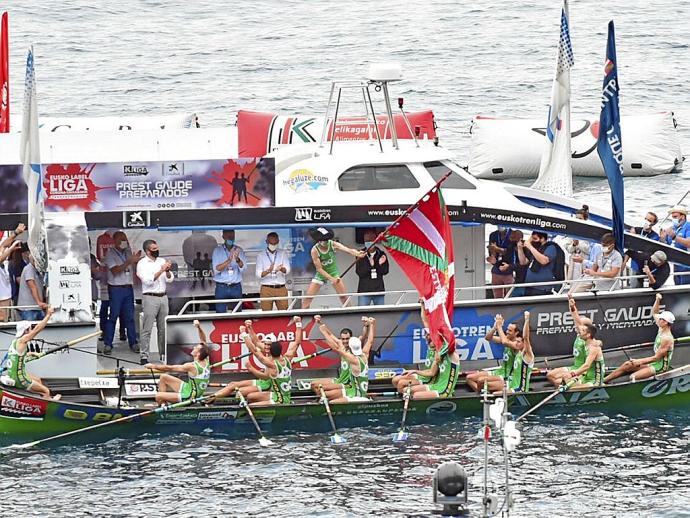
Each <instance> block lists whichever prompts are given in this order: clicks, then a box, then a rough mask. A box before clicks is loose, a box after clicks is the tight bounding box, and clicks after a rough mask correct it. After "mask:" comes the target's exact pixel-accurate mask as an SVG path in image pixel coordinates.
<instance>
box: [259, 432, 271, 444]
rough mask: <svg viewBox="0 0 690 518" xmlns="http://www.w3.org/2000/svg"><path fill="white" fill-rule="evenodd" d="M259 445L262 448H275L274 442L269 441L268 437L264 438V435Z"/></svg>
mask: <svg viewBox="0 0 690 518" xmlns="http://www.w3.org/2000/svg"><path fill="white" fill-rule="evenodd" d="M259 444H260V445H261V446H264V447H266V446H273V441H269V440H268V439H266V437H264V436H263V435H262V436H261V437H260V438H259Z"/></svg>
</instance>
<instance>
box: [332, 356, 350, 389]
mask: <svg viewBox="0 0 690 518" xmlns="http://www.w3.org/2000/svg"><path fill="white" fill-rule="evenodd" d="M351 376H352V368H351V367H350V363H349V362H348V361H347V360H346V359H345V358H340V374H338V377H337V378H335V379H334V380H333V382H334V383H340V384H342V385H349V384H350V377H351Z"/></svg>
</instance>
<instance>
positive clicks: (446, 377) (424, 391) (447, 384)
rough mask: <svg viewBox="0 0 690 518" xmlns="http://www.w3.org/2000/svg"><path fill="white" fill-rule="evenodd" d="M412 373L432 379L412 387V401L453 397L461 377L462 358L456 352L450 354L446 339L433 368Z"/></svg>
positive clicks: (432, 365)
mask: <svg viewBox="0 0 690 518" xmlns="http://www.w3.org/2000/svg"><path fill="white" fill-rule="evenodd" d="M412 372H414V373H417V374H420V375H422V376H428V377H429V378H430V379H429V382H428V383H426V384H421V385H415V386H414V387H412V389H411V390H412V399H438V398H447V397H452V396H453V394H455V386H456V385H457V383H458V378H459V377H460V356H459V355H458V352H457V351H456V350H453V352H452V353H449V352H448V342H446V340H445V339H444V340H443V346H442V347H441V350H440V351H439V352H438V353H437V354H436V357H435V358H434V362H433V363H432V364H431V368H429V369H426V370H417V371H412Z"/></svg>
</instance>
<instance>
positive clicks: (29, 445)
mask: <svg viewBox="0 0 690 518" xmlns="http://www.w3.org/2000/svg"><path fill="white" fill-rule="evenodd" d="M210 397H211V396H201V397H198V398H195V399H187V400H185V401H180V402H178V403H171V404H167V405H162V406H159V407H158V408H153V409H151V410H146V411H144V412H140V413H138V414H131V415H127V416H124V417H119V418H118V419H113V420H112V421H105V422H103V423H98V424H94V425H91V426H87V427H86V428H79V429H78V430H72V431H71V432H65V433H61V434H58V435H53V436H52V437H46V438H45V439H39V440H37V441H32V442H25V443H23V444H12V445H10V446H5V447H4V448H1V449H3V450H4V449H10V448H11V449H27V448H32V447H34V446H38V445H39V444H44V443H46V442H49V441H54V440H57V439H63V438H65V437H70V436H72V435H77V434H80V433H82V432H88V431H91V430H95V429H96V428H104V427H106V426H110V425H113V424H116V423H125V422H127V421H131V420H133V419H136V418H139V417H144V416H147V415H150V414H162V413H163V412H167V411H168V410H172V409H174V408H180V407H183V406H188V405H192V404H194V403H201V402H203V401H205V400H207V399H208V398H210Z"/></svg>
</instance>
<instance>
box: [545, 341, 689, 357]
mask: <svg viewBox="0 0 690 518" xmlns="http://www.w3.org/2000/svg"><path fill="white" fill-rule="evenodd" d="M674 342H675V343H677V344H684V343H688V342H690V336H681V337H678V338H676V339H675V340H674ZM650 345H654V342H642V343H639V344H631V345H623V346H621V347H615V348H613V349H602V350H601V352H602V353H603V354H608V353H616V352H621V351H634V350H635V349H642V348H644V347H649V346H650ZM572 357H573V355H572V354H570V355H567V356H554V357H552V358H541V359H538V360H535V363H536V362H547V361H558V360H570V359H572Z"/></svg>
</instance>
